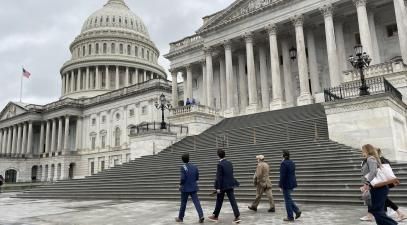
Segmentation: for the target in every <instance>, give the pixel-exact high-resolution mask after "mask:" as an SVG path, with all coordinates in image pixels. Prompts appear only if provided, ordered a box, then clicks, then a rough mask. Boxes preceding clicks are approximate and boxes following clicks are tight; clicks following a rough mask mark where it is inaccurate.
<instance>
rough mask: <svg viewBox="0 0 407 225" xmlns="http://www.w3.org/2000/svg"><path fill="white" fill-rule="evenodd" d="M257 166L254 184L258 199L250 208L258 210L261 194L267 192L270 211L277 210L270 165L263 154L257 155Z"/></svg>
mask: <svg viewBox="0 0 407 225" xmlns="http://www.w3.org/2000/svg"><path fill="white" fill-rule="evenodd" d="M256 160H257V168H256V173H255V175H254V185H255V187H256V199H255V200H254V202H253V204H252V205H251V206H248V208H249V209H250V210H253V211H257V207H258V206H259V203H260V200H261V196H262V195H263V193H266V195H267V198H268V199H269V203H270V208H269V210H268V212H275V211H276V210H275V206H274V199H273V192H272V190H271V188H272V186H271V181H270V167H269V165H268V164H267V163H266V162H265V161H264V156H263V155H258V156H256Z"/></svg>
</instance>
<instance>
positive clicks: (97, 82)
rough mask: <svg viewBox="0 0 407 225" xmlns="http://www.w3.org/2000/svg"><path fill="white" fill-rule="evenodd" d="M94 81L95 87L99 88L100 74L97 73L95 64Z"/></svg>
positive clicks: (97, 68)
mask: <svg viewBox="0 0 407 225" xmlns="http://www.w3.org/2000/svg"><path fill="white" fill-rule="evenodd" d="M95 79H96V80H95V83H96V87H95V89H97V90H99V89H100V74H99V66H96V68H95Z"/></svg>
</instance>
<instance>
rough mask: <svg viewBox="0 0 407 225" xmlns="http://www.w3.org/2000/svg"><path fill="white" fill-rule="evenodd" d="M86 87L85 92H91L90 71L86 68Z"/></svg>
mask: <svg viewBox="0 0 407 225" xmlns="http://www.w3.org/2000/svg"><path fill="white" fill-rule="evenodd" d="M85 84H86V86H85V90H89V89H90V70H89V67H86V82H85Z"/></svg>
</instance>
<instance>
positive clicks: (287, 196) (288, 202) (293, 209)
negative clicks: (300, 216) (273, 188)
mask: <svg viewBox="0 0 407 225" xmlns="http://www.w3.org/2000/svg"><path fill="white" fill-rule="evenodd" d="M292 192H293V189H283V194H284V202H285V209H286V210H287V218H288V219H294V215H293V213H296V214H297V213H299V212H300V209H299V208H298V207H297V205H296V204H295V202H294V201H293V199H292V198H291V193H292Z"/></svg>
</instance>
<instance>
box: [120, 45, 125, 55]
mask: <svg viewBox="0 0 407 225" xmlns="http://www.w3.org/2000/svg"><path fill="white" fill-rule="evenodd" d="M119 46H120V47H119V48H120V54H123V51H124V50H123V44H120V45H119Z"/></svg>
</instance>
